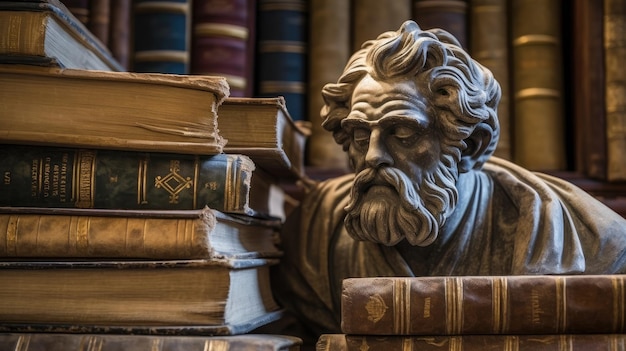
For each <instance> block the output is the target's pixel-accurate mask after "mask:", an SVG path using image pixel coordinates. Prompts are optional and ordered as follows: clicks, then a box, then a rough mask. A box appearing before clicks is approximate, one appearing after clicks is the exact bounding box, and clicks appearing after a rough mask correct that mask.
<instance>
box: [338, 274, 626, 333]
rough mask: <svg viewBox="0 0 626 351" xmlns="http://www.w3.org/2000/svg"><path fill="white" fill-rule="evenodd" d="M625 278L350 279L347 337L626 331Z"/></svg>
mask: <svg viewBox="0 0 626 351" xmlns="http://www.w3.org/2000/svg"><path fill="white" fill-rule="evenodd" d="M625 283H626V275H620V274H616V275H562V276H558V275H519V276H463V277H410V278H400V277H380V278H349V279H345V280H344V281H343V290H342V295H341V298H342V301H341V302H342V305H341V312H342V314H341V318H342V320H341V323H342V325H341V327H342V331H343V332H344V333H346V334H368V335H464V334H561V333H624V332H626V305H625V303H626V299H625V297H626V287H625Z"/></svg>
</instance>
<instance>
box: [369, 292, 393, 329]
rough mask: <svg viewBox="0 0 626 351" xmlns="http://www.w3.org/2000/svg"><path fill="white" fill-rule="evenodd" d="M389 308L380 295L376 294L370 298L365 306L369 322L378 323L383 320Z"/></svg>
mask: <svg viewBox="0 0 626 351" xmlns="http://www.w3.org/2000/svg"><path fill="white" fill-rule="evenodd" d="M388 308H389V307H387V305H386V304H385V301H384V300H383V298H382V297H381V296H380V295H378V294H376V295H372V296H370V297H369V299H368V300H367V303H366V304H365V309H366V310H367V320H369V321H371V322H374V323H377V322H378V321H379V320H381V319H382V318H383V316H384V315H385V312H386V311H387V309H388Z"/></svg>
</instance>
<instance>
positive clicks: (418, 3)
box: [413, 0, 469, 49]
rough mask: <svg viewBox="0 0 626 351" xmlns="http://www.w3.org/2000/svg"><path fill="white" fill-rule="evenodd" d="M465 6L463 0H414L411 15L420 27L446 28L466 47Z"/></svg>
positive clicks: (466, 24)
mask: <svg viewBox="0 0 626 351" xmlns="http://www.w3.org/2000/svg"><path fill="white" fill-rule="evenodd" d="M467 7H468V6H467V1H465V0H415V1H414V2H413V17H414V18H415V21H416V22H417V24H418V25H419V26H420V28H422V29H431V28H441V29H443V30H446V31H448V32H449V33H450V34H452V35H454V37H455V38H456V39H457V40H458V41H459V43H460V44H461V46H462V47H463V48H465V49H467V37H468V32H469V31H468V29H467V26H468V19H467V17H468V9H467Z"/></svg>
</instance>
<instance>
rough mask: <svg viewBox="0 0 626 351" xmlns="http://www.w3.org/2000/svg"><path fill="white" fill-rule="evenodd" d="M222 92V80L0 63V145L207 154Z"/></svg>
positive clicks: (217, 139) (213, 150) (219, 143)
mask: <svg viewBox="0 0 626 351" xmlns="http://www.w3.org/2000/svg"><path fill="white" fill-rule="evenodd" d="M227 95H228V84H227V83H226V80H225V79H224V78H222V77H213V76H185V75H174V74H158V73H130V72H104V71H85V70H64V69H49V70H47V69H46V70H43V69H35V68H32V67H26V66H19V67H15V66H13V65H3V66H0V105H1V106H2V114H0V125H2V129H1V130H0V142H2V143H17V144H31V145H32V144H39V145H56V146H72V147H93V148H106V149H120V150H126V151H130V150H135V151H156V152H173V153H185V154H193V155H196V154H199V155H215V154H218V153H220V152H222V151H223V146H224V143H225V141H224V140H223V139H222V137H221V136H220V135H219V132H218V128H217V109H218V106H219V105H220V104H221V103H222V101H223V100H224V98H225V97H226V96H227ZM182 102H184V103H182Z"/></svg>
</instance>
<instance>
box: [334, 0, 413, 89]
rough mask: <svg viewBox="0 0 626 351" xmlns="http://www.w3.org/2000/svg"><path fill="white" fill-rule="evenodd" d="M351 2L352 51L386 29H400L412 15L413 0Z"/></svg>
mask: <svg viewBox="0 0 626 351" xmlns="http://www.w3.org/2000/svg"><path fill="white" fill-rule="evenodd" d="M350 4H351V7H352V10H351V12H352V19H351V20H348V22H352V30H351V35H352V48H351V49H350V53H352V52H356V51H357V50H359V49H360V48H361V45H363V43H365V41H367V40H372V39H376V38H377V37H378V36H379V35H380V34H382V33H384V32H386V31H396V30H398V28H400V26H401V25H402V23H404V21H406V20H409V19H411V16H412V11H411V4H412V0H395V1H377V0H354V1H351V2H350ZM345 62H347V60H346V61H344V63H345ZM342 68H343V67H342ZM338 77H339V76H335V78H334V79H333V80H332V81H336V79H337V78H338Z"/></svg>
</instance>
